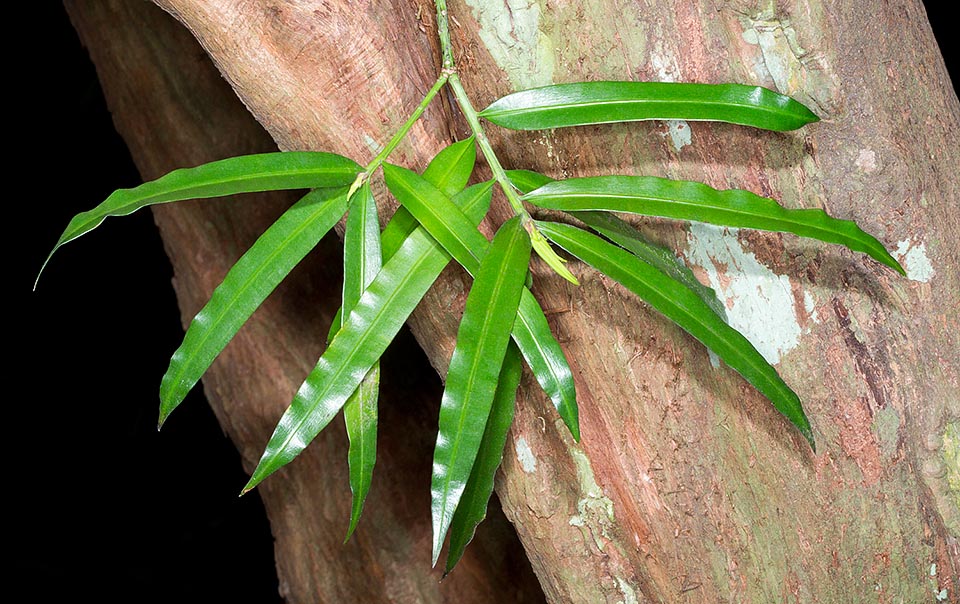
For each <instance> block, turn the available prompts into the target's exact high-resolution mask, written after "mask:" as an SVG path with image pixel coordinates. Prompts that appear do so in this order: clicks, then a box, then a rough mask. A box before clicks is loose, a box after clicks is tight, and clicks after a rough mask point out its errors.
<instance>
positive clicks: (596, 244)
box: [539, 222, 814, 447]
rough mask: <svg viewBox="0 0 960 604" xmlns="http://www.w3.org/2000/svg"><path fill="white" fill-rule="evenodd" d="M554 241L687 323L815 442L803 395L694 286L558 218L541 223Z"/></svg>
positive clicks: (684, 325) (685, 325) (677, 320)
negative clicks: (795, 391) (722, 318)
mask: <svg viewBox="0 0 960 604" xmlns="http://www.w3.org/2000/svg"><path fill="white" fill-rule="evenodd" d="M539 226H540V229H541V230H542V231H543V234H544V235H546V236H547V237H549V238H550V240H551V241H553V242H554V243H556V244H557V245H559V246H560V247H562V248H563V249H565V250H567V251H568V252H570V253H571V254H573V255H574V256H576V257H577V258H580V259H581V260H583V261H584V262H586V263H587V264H589V265H591V266H592V267H594V268H595V269H597V270H598V271H600V272H601V273H603V274H605V275H607V276H608V277H610V278H611V279H613V280H615V281H618V282H619V283H621V284H622V285H623V286H624V287H626V288H627V289H629V290H630V291H632V292H633V293H635V294H636V295H637V296H639V297H640V298H641V299H643V300H644V301H646V302H647V303H648V304H650V306H652V307H653V308H654V309H656V310H657V311H659V312H661V313H663V315H665V316H666V317H667V318H668V319H670V320H671V321H673V322H674V323H676V324H677V325H679V326H680V327H682V328H683V329H685V330H686V331H687V332H688V333H690V334H691V335H692V336H693V337H695V338H697V339H698V340H700V342H702V343H703V344H704V345H705V346H707V347H708V348H709V349H710V350H712V351H713V352H714V353H716V355H717V356H719V357H720V358H721V359H723V361H724V362H725V363H726V364H727V365H729V366H730V367H732V368H733V369H734V370H736V371H737V372H739V373H740V375H742V376H743V377H744V378H746V380H747V381H748V382H750V383H751V384H753V386H754V387H755V388H756V389H757V390H759V391H760V392H761V393H762V394H763V395H764V396H766V397H767V398H768V399H770V402H772V403H773V406H774V407H776V408H777V410H778V411H780V413H782V414H783V415H784V416H785V417H786V418H787V419H788V420H790V421H791V422H792V423H793V424H794V425H795V426H796V427H797V428H798V429H799V430H800V432H801V434H803V436H804V437H805V438H806V439H807V441H808V442H809V443H810V446H811V447H814V442H813V432H812V431H811V430H810V423H809V422H808V421H807V417H806V415H805V414H804V412H803V407H802V406H801V404H800V398H799V397H798V396H797V395H796V394H795V393H794V392H793V390H791V389H790V387H789V386H787V385H786V383H784V381H783V380H782V379H781V378H780V376H779V375H778V374H777V372H776V370H775V369H774V368H773V367H772V366H771V365H770V364H769V363H767V361H766V360H765V359H764V358H763V356H761V355H760V353H759V352H757V350H756V348H754V347H753V345H752V344H751V343H750V342H749V341H748V340H747V339H746V338H745V337H743V335H742V334H741V333H740V332H738V331H737V330H735V329H734V328H732V327H730V326H729V325H727V324H726V323H724V322H723V321H722V320H721V319H720V318H719V317H718V316H717V315H716V314H715V313H714V312H713V311H712V310H711V309H710V307H708V306H707V305H706V303H704V301H703V300H701V299H700V297H699V296H697V295H696V294H695V293H694V292H692V291H691V290H690V289H689V288H687V287H686V286H684V285H683V284H682V283H679V282H677V281H675V280H674V279H672V278H670V277H668V276H667V275H666V274H664V273H663V272H661V271H660V270H658V269H657V268H655V267H653V266H652V265H650V264H647V263H646V262H644V261H643V260H641V259H640V258H638V257H636V256H635V255H633V254H631V253H630V252H628V251H626V250H624V249H622V248H620V247H618V246H616V245H614V244H612V243H609V242H607V241H605V240H603V239H601V238H600V237H598V236H597V235H594V234H592V233H588V232H586V231H584V230H582V229H578V228H576V227H573V226H570V225H566V224H559V223H553V222H544V223H539Z"/></svg>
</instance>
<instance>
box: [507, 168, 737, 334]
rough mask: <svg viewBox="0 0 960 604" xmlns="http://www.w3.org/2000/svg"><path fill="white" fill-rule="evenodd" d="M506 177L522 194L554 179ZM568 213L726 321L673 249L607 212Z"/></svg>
mask: <svg viewBox="0 0 960 604" xmlns="http://www.w3.org/2000/svg"><path fill="white" fill-rule="evenodd" d="M507 177H508V178H509V179H510V181H511V182H512V183H513V185H514V186H515V187H516V188H517V189H518V190H519V191H520V192H521V193H522V194H527V193H529V192H530V191H533V190H534V189H539V188H540V187H542V186H544V185H545V184H547V183H550V182H554V179H552V178H550V177H549V176H546V175H544V174H540V173H539V172H533V171H531V170H508V171H507ZM570 215H571V216H574V217H576V218H577V219H579V220H580V221H581V222H583V223H585V224H586V225H587V226H589V227H590V228H591V229H593V230H594V231H596V232H598V233H600V234H601V235H603V236H604V237H606V238H607V239H609V240H610V241H612V242H614V243H616V244H617V245H619V246H620V247H622V248H624V249H626V250H628V251H630V252H632V253H634V254H636V255H637V256H638V257H639V258H640V259H641V260H643V261H644V262H647V263H649V264H652V265H654V266H655V267H657V268H658V269H660V270H661V271H663V272H665V273H666V274H668V275H670V276H671V277H673V278H674V279H676V280H677V281H679V282H681V283H683V284H684V285H686V286H687V287H689V288H690V289H692V290H693V291H694V292H696V294H697V295H698V296H700V298H701V299H702V300H703V301H704V302H706V303H707V306H709V307H710V308H712V309H713V310H714V312H716V313H717V315H719V316H720V317H721V318H723V319H724V320H726V318H727V312H726V308H724V306H723V302H721V301H720V299H719V298H717V294H716V292H714V291H713V289H712V288H710V287H707V286H706V285H704V284H702V283H700V281H699V280H698V279H697V277H696V275H694V274H693V271H692V270H690V268H689V267H688V266H687V265H685V264H683V262H682V261H681V260H680V259H679V258H677V257H676V256H675V255H674V254H673V252H671V251H669V250H667V249H665V248H662V247H660V246H657V245H653V244H652V243H650V242H648V241H647V240H646V239H644V237H643V235H642V234H641V233H640V232H639V231H637V229H635V228H634V227H633V226H632V225H631V224H629V223H628V222H626V221H624V220H622V219H620V218H618V217H617V216H615V215H614V214H611V213H610V212H590V211H584V212H570Z"/></svg>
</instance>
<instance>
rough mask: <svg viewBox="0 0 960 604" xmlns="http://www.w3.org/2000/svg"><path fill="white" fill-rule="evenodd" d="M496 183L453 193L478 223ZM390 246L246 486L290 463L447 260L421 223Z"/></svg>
mask: <svg viewBox="0 0 960 604" xmlns="http://www.w3.org/2000/svg"><path fill="white" fill-rule="evenodd" d="M491 186H492V183H481V184H479V185H474V186H473V187H469V188H467V189H465V190H464V191H462V192H461V193H460V194H458V195H457V196H456V197H455V198H454V203H462V204H463V211H464V212H466V213H467V214H468V215H469V216H470V218H471V219H475V221H474V223H473V228H476V225H477V224H479V223H480V220H481V219H482V218H483V215H484V214H486V211H487V207H489V204H490V197H491V195H490V192H491ZM454 207H456V206H454ZM458 211H459V210H458ZM388 228H389V227H388ZM383 252H384V254H383V255H384V257H387V256H388V254H387V252H388V250H387V249H384V250H383ZM391 252H392V253H390V254H389V259H387V260H385V261H384V263H383V268H381V269H380V272H379V273H377V276H376V277H375V278H374V280H373V281H372V282H371V283H370V285H369V286H367V289H366V290H365V291H364V293H363V294H362V295H361V296H360V299H359V300H358V301H357V305H356V306H355V307H354V309H353V311H352V312H350V313H349V314H348V315H347V317H346V319H345V320H344V322H343V327H342V328H341V329H340V331H339V332H337V334H336V336H335V337H334V338H333V340H332V341H331V342H330V345H329V346H328V347H327V349H326V351H324V353H323V355H322V356H321V357H320V360H319V361H317V365H316V367H314V368H313V370H312V371H311V372H310V375H308V376H307V379H306V380H305V381H304V382H303V384H302V385H301V386H300V389H299V390H298V391H297V394H296V396H295V397H294V399H293V402H292V403H290V406H289V407H288V408H287V410H286V411H285V412H284V414H283V417H281V418H280V423H279V424H278V425H277V427H276V429H275V430H274V432H273V435H272V436H271V437H270V441H269V442H268V443H267V447H266V449H265V450H264V452H263V455H262V456H261V458H260V462H259V464H257V467H256V469H254V471H253V474H252V475H251V477H250V480H249V481H248V482H247V485H246V486H245V487H244V489H243V492H247V491H249V490H250V489H252V488H254V487H255V486H256V485H258V484H259V483H260V482H261V481H262V480H263V479H264V478H266V477H267V476H269V475H270V474H272V473H273V472H275V471H277V470H278V469H280V468H282V467H283V466H284V465H286V464H287V463H289V462H290V461H292V460H293V459H294V458H295V457H296V456H297V455H299V454H300V452H301V451H303V449H304V448H305V447H306V446H307V445H308V444H310V441H312V440H313V439H314V438H315V437H316V436H317V434H319V433H320V430H322V429H323V428H324V427H326V426H327V424H329V423H330V420H331V419H333V417H334V416H336V414H337V412H338V411H339V410H340V408H341V407H342V406H343V405H344V403H345V402H346V400H347V398H348V397H349V396H350V395H351V394H353V391H354V390H356V388H357V386H358V385H359V384H360V381H361V380H362V379H363V376H364V375H366V373H367V372H368V371H369V370H370V368H371V367H372V366H373V364H374V363H375V362H376V361H377V360H379V358H380V356H381V355H383V352H384V351H385V350H386V348H387V346H388V345H389V344H390V342H391V341H392V340H393V338H394V337H395V336H396V335H397V332H398V331H399V330H400V327H401V326H402V325H403V323H404V322H405V321H406V320H407V317H409V316H410V313H411V312H413V309H414V308H415V307H416V306H417V304H418V303H419V302H420V300H421V298H423V295H424V294H425V293H426V292H427V290H428V289H430V286H431V285H433V282H434V281H436V279H437V277H439V276H440V273H441V272H442V271H443V269H444V268H445V267H446V266H447V263H448V262H449V261H450V255H449V254H448V253H447V252H446V251H444V249H443V247H442V246H441V245H440V244H438V243H437V242H436V240H434V239H433V237H431V236H430V235H429V234H428V233H427V231H426V229H424V228H422V227H418V228H416V229H414V230H413V232H411V233H410V234H409V235H408V236H407V237H406V238H405V239H404V240H403V243H402V244H401V245H400V246H399V247H398V248H396V249H395V250H391Z"/></svg>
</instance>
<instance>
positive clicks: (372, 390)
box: [341, 182, 381, 541]
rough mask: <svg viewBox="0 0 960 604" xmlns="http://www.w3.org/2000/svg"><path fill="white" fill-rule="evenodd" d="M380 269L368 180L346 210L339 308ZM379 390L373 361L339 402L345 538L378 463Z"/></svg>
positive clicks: (347, 304)
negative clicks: (347, 498)
mask: <svg viewBox="0 0 960 604" xmlns="http://www.w3.org/2000/svg"><path fill="white" fill-rule="evenodd" d="M380 268H381V258H380V221H379V220H378V218H377V202H376V200H374V198H373V193H372V192H371V191H370V183H369V182H366V183H364V184H363V186H361V187H360V190H359V191H358V192H357V194H356V195H354V196H353V198H352V199H351V200H350V211H349V214H348V215H347V224H346V229H345V231H344V235H343V306H342V308H343V309H344V310H345V311H346V313H347V314H348V315H349V313H350V311H351V310H353V307H354V306H355V305H356V303H357V300H359V299H360V296H361V295H362V294H363V290H364V289H366V287H367V285H369V284H370V282H372V281H373V279H374V278H375V277H376V276H377V273H378V272H379V271H380ZM341 317H342V315H341ZM341 320H342V318H341ZM379 390H380V362H379V361H377V362H376V363H374V364H373V367H371V368H370V371H368V372H367V375H366V376H365V377H364V378H363V381H361V382H360V386H358V387H357V389H356V390H355V391H354V392H353V394H352V395H350V398H348V399H347V402H346V403H345V404H344V406H343V420H344V423H345V424H346V427H347V437H348V439H349V441H350V446H349V449H348V452H347V461H348V465H349V470H350V491H351V492H352V493H353V505H352V506H351V510H350V526H349V527H348V528H347V536H346V538H345V539H344V541H346V540H349V539H350V535H352V534H353V531H354V530H355V529H356V528H357V523H358V522H359V521H360V513H361V512H362V511H363V503H364V501H365V500H366V498H367V493H368V492H369V491H370V484H371V482H372V481H373V467H374V465H375V464H376V461H377V419H378V413H377V398H378V396H379Z"/></svg>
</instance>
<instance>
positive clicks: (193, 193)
mask: <svg viewBox="0 0 960 604" xmlns="http://www.w3.org/2000/svg"><path fill="white" fill-rule="evenodd" d="M361 170H362V168H361V167H360V166H359V165H357V163H356V162H354V161H353V160H351V159H347V158H346V157H343V156H340V155H336V154H333V153H321V152H313V151H290V152H285V153H280V152H277V153H262V154H258V155H244V156H241V157H232V158H229V159H223V160H220V161H215V162H210V163H208V164H203V165H201V166H197V167H195V168H183V169H180V170H174V171H172V172H169V173H168V174H165V175H164V176H161V177H160V178H158V179H156V180H152V181H150V182H146V183H143V184H142V185H140V186H138V187H134V188H132V189H118V190H116V191H114V192H113V193H112V194H111V195H110V196H109V197H107V199H106V200H104V202H103V203H101V204H100V205H98V206H97V207H95V208H93V209H92V210H89V211H87V212H81V213H80V214H77V215H76V216H74V217H73V219H72V220H71V221H70V223H69V224H68V225H67V228H66V230H65V231H64V232H63V234H62V235H61V236H60V239H59V240H58V241H57V244H56V245H55V246H54V247H53V250H52V251H51V252H50V255H49V256H48V257H47V259H46V261H45V262H44V266H46V264H47V262H49V261H50V257H52V256H53V254H54V252H56V251H57V249H59V248H60V246H62V245H63V244H65V243H67V242H69V241H72V240H74V239H76V238H77V237H80V236H81V235H83V234H85V233H88V232H90V231H92V230H93V229H95V228H96V227H97V226H99V225H100V223H102V222H103V221H104V219H106V218H108V217H110V216H126V215H127V214H130V213H132V212H134V211H136V210H139V209H140V208H143V207H146V206H149V205H154V204H158V203H168V202H172V201H182V200H185V199H201V198H207V197H221V196H224V195H234V194H237V193H252V192H255V191H274V190H279V189H317V188H326V187H343V186H347V185H349V184H350V183H351V182H353V180H354V179H355V178H356V176H357V174H358V173H359V172H360V171H361ZM40 270H41V272H42V271H43V268H41V269H40ZM38 279H39V276H38Z"/></svg>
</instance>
